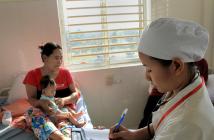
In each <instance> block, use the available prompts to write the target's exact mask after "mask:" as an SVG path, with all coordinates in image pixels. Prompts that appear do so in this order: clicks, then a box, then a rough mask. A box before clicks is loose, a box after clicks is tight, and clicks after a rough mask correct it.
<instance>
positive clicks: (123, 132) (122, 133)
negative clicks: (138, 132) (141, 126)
mask: <svg viewBox="0 0 214 140" xmlns="http://www.w3.org/2000/svg"><path fill="white" fill-rule="evenodd" d="M115 127H116V125H115V126H113V127H111V128H110V133H109V139H110V140H136V139H135V132H132V131H129V130H128V129H127V128H125V127H124V126H120V128H119V132H117V133H114V132H113V131H114V129H115Z"/></svg>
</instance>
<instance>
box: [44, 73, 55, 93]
mask: <svg viewBox="0 0 214 140" xmlns="http://www.w3.org/2000/svg"><path fill="white" fill-rule="evenodd" d="M48 85H51V86H53V85H55V81H54V80H53V79H51V77H50V76H49V75H45V76H43V77H42V78H41V80H40V86H41V89H42V90H43V89H45V88H47V86H48Z"/></svg>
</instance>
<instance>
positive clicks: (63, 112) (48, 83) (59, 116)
mask: <svg viewBox="0 0 214 140" xmlns="http://www.w3.org/2000/svg"><path fill="white" fill-rule="evenodd" d="M40 86H41V89H42V95H41V98H40V100H50V101H51V103H52V106H51V108H53V112H54V113H53V114H48V115H49V117H50V119H51V120H52V121H53V122H54V123H55V124H57V126H58V127H62V126H63V125H65V124H64V123H62V122H60V121H61V120H65V119H69V121H70V122H71V123H72V124H73V125H75V126H76V127H83V126H84V125H85V124H86V122H85V121H82V122H78V121H77V118H78V117H80V116H81V115H83V112H79V113H76V112H75V111H74V110H72V109H68V108H65V107H63V108H59V107H58V105H57V104H56V103H55V97H54V96H55V92H56V83H55V81H54V80H53V79H51V78H50V76H49V75H45V76H43V77H42V79H41V81H40ZM69 111H70V112H69ZM60 125H62V126H60Z"/></svg>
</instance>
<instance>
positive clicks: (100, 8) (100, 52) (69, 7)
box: [58, 0, 150, 70]
mask: <svg viewBox="0 0 214 140" xmlns="http://www.w3.org/2000/svg"><path fill="white" fill-rule="evenodd" d="M148 1H149V0H148ZM58 2H59V3H58V5H59V13H60V17H61V34H62V45H63V52H64V62H65V66H67V67H72V70H75V69H76V70H81V69H91V68H92V69H97V68H110V67H115V66H123V65H130V64H138V63H139V58H138V52H137V47H138V40H139V37H140V35H141V33H142V30H143V27H144V26H145V25H146V24H148V22H149V21H150V12H149V9H150V8H149V7H150V4H149V3H148V2H147V0H59V1H58Z"/></svg>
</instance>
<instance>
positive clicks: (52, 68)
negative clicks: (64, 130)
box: [23, 42, 80, 139]
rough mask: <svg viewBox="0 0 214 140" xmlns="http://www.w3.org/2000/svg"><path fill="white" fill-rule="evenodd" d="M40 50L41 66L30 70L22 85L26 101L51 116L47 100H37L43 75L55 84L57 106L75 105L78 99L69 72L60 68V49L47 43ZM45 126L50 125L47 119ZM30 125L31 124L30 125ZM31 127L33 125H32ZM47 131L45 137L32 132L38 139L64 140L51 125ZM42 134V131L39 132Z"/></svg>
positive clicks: (56, 45) (53, 44)
mask: <svg viewBox="0 0 214 140" xmlns="http://www.w3.org/2000/svg"><path fill="white" fill-rule="evenodd" d="M39 48H40V49H41V58H42V61H43V66H42V67H38V68H36V69H33V70H30V71H29V72H28V73H27V75H26V77H25V79H24V81H23V83H24V84H25V87H26V91H27V96H28V100H29V102H30V103H31V105H32V106H34V107H36V108H40V109H42V110H44V111H45V112H48V114H51V113H52V112H53V110H52V109H51V108H50V105H51V102H50V101H48V100H39V99H40V96H41V87H40V79H41V77H42V76H44V75H49V76H50V77H51V78H53V79H54V80H55V82H56V85H57V89H56V95H55V97H56V98H57V99H56V103H57V104H58V105H59V106H64V105H69V104H71V105H75V103H76V101H77V99H78V98H79V96H80V95H79V93H78V92H77V91H76V89H75V86H74V82H73V79H72V76H71V74H70V72H69V71H68V70H66V69H64V68H61V67H60V66H61V64H62V48H61V47H60V46H59V45H58V44H55V43H52V42H49V43H46V44H45V45H44V46H40V47H39ZM45 120H46V121H47V122H48V123H47V122H46V121H45V124H44V125H45V126H47V125H49V124H51V122H50V121H49V119H48V118H45ZM31 125H32V124H31ZM32 126H33V125H32ZM49 128H50V129H48V131H46V130H45V136H41V135H44V133H43V134H38V129H37V130H34V128H33V130H34V133H35V132H37V134H36V136H37V137H38V138H39V139H42V138H41V137H44V138H50V139H64V137H63V135H62V134H61V132H60V131H57V128H54V126H53V125H52V124H51V125H50V127H49ZM40 131H41V132H42V131H43V130H39V133H40Z"/></svg>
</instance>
